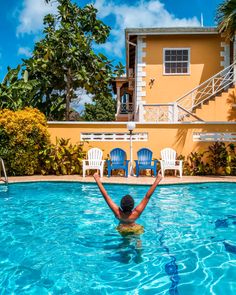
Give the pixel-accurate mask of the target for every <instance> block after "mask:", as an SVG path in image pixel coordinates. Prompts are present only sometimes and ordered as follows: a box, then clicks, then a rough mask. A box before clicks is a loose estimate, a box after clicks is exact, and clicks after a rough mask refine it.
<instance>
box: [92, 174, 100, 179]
mask: <svg viewBox="0 0 236 295" xmlns="http://www.w3.org/2000/svg"><path fill="white" fill-rule="evenodd" d="M93 178H94V179H95V180H97V179H99V175H98V173H97V172H95V173H94V174H93Z"/></svg>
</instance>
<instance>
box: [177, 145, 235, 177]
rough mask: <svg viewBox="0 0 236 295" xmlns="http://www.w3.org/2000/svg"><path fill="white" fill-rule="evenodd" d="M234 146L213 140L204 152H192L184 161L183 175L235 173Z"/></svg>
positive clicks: (181, 157)
mask: <svg viewBox="0 0 236 295" xmlns="http://www.w3.org/2000/svg"><path fill="white" fill-rule="evenodd" d="M235 150H236V148H235V145H234V144H229V145H225V143H223V142H214V143H213V144H211V145H210V146H209V147H208V149H207V150H206V151H204V152H192V153H191V154H190V155H189V156H188V157H187V161H185V159H184V157H183V156H180V157H179V159H182V160H184V174H185V175H236V151H235Z"/></svg>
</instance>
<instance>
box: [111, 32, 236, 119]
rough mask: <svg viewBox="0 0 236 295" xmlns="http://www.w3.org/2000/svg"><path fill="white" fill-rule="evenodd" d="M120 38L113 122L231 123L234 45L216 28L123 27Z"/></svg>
mask: <svg viewBox="0 0 236 295" xmlns="http://www.w3.org/2000/svg"><path fill="white" fill-rule="evenodd" d="M125 38H126V67H127V77H126V78H124V77H123V78H120V79H117V81H116V89H117V114H116V118H117V121H127V120H135V121H138V122H178V121H186V120H187V121H195V120H198V121H201V120H204V121H230V120H231V119H230V118H231V113H232V105H234V103H235V104H236V101H234V99H233V97H232V96H231V93H232V89H231V87H232V86H233V84H234V82H235V81H236V79H235V73H234V71H235V66H234V64H233V60H235V59H234V56H235V52H233V47H236V46H233V44H230V43H226V42H225V40H224V38H223V37H222V36H221V35H220V34H219V33H218V31H217V29H216V28H205V27H199V28H152V29H145V28H142V29H126V32H125ZM228 91H229V92H228ZM222 96H223V97H222ZM210 101H211V102H210ZM208 103H209V104H210V107H203V104H208ZM234 107H235V106H233V108H234ZM200 109H201V110H200Z"/></svg>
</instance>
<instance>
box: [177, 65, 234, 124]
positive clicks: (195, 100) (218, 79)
mask: <svg viewBox="0 0 236 295" xmlns="http://www.w3.org/2000/svg"><path fill="white" fill-rule="evenodd" d="M235 65H236V62H234V63H233V64H231V65H230V66H228V67H227V68H225V69H223V70H222V71H220V72H219V73H217V74H216V75H214V76H212V77H211V78H209V79H208V80H206V81H205V82H203V83H202V84H200V85H199V86H197V87H195V88H194V89H192V90H191V91H189V92H188V93H186V94H185V95H183V96H181V97H180V98H179V99H177V100H176V103H177V104H178V105H179V106H180V107H182V108H183V109H185V110H186V111H188V112H190V113H192V111H193V110H194V109H195V108H196V107H198V106H200V105H201V104H203V103H204V102H206V101H208V100H209V99H210V98H212V97H214V96H215V95H217V94H220V93H221V92H222V91H226V90H227V89H228V88H229V87H230V86H231V85H232V83H235V82H236V78H235V73H234V68H235ZM182 115H183V116H185V114H184V113H183V114H182ZM179 118H181V115H180V114H179Z"/></svg>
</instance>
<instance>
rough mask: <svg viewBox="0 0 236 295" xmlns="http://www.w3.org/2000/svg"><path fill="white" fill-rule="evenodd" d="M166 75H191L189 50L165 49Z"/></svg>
mask: <svg viewBox="0 0 236 295" xmlns="http://www.w3.org/2000/svg"><path fill="white" fill-rule="evenodd" d="M163 54H164V74H165V75H188V74H190V69H189V65H190V49H189V48H164V52H163Z"/></svg>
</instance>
